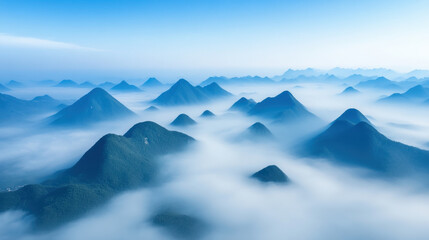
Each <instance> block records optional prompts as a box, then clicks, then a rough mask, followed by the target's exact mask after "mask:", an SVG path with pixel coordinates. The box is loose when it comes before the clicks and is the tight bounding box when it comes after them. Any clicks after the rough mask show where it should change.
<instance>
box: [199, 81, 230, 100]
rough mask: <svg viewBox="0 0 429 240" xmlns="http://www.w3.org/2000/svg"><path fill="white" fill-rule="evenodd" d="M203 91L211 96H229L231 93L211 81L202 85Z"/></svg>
mask: <svg viewBox="0 0 429 240" xmlns="http://www.w3.org/2000/svg"><path fill="white" fill-rule="evenodd" d="M203 91H204V93H205V94H207V95H208V96H209V97H211V98H219V97H229V96H232V94H231V93H229V92H228V91H226V90H224V89H223V88H221V87H220V86H219V85H218V84H217V83H215V82H213V83H210V84H209V85H207V86H205V87H203Z"/></svg>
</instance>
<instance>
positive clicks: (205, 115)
mask: <svg viewBox="0 0 429 240" xmlns="http://www.w3.org/2000/svg"><path fill="white" fill-rule="evenodd" d="M215 116H216V115H215V114H214V113H212V112H211V111H209V110H205V111H204V112H203V113H201V115H200V117H203V118H212V117H215Z"/></svg>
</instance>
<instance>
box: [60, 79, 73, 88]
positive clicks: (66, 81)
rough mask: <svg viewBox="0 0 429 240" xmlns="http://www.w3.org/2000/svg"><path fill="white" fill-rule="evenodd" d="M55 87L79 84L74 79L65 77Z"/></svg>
mask: <svg viewBox="0 0 429 240" xmlns="http://www.w3.org/2000/svg"><path fill="white" fill-rule="evenodd" d="M55 87H79V84H77V83H76V82H75V81H72V80H69V79H66V80H62V81H61V82H60V83H58V84H57V85H55Z"/></svg>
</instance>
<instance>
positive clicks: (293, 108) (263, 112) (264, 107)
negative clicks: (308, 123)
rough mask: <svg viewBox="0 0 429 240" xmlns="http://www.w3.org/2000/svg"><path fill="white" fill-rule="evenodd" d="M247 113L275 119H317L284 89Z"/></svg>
mask: <svg viewBox="0 0 429 240" xmlns="http://www.w3.org/2000/svg"><path fill="white" fill-rule="evenodd" d="M248 113H249V115H254V116H259V117H264V118H270V119H273V120H276V121H291V120H298V119H314V120H315V119H317V117H316V116H315V115H314V114H312V113H310V112H309V111H308V110H307V109H306V108H305V107H304V105H302V104H301V103H300V102H299V101H298V100H296V99H295V97H294V96H293V95H292V94H291V93H290V92H289V91H284V92H282V93H280V94H279V95H277V96H275V97H268V98H265V99H264V100H263V101H261V102H259V103H257V104H256V105H255V106H254V107H253V108H252V109H250V111H249V112H248Z"/></svg>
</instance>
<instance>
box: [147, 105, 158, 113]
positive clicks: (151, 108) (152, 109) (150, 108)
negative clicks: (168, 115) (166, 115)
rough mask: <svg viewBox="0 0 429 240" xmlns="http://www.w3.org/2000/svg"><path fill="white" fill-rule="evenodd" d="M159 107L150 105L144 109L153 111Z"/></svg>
mask: <svg viewBox="0 0 429 240" xmlns="http://www.w3.org/2000/svg"><path fill="white" fill-rule="evenodd" d="M158 110H159V108H157V107H155V106H150V107H148V108H146V109H145V111H146V112H155V111H158Z"/></svg>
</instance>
